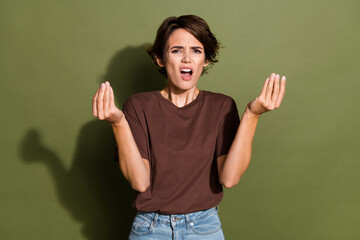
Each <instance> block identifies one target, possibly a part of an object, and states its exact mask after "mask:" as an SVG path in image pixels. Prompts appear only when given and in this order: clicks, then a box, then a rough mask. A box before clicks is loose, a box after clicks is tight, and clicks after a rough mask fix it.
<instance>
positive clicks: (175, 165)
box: [123, 90, 240, 214]
mask: <svg viewBox="0 0 360 240" xmlns="http://www.w3.org/2000/svg"><path fill="white" fill-rule="evenodd" d="M123 111H124V114H125V117H126V119H127V121H128V122H129V125H130V128H131V131H132V133H133V136H134V139H135V141H136V144H137V146H138V149H139V151H140V154H141V156H142V157H143V158H145V159H147V160H149V161H150V167H151V170H150V172H151V173H150V177H151V179H150V187H149V188H148V189H147V190H146V191H145V192H143V193H139V194H138V195H137V197H136V198H135V200H134V203H133V205H134V207H135V208H136V209H137V210H138V211H143V212H158V213H162V214H181V213H189V212H194V211H200V210H204V209H209V208H212V207H214V206H216V205H218V204H219V203H220V202H221V199H222V196H223V190H222V186H221V184H220V183H219V176H218V173H217V165H216V158H217V157H219V156H222V155H224V154H227V152H228V150H229V148H230V146H231V143H232V141H233V139H234V137H235V134H236V130H237V128H238V126H239V122H240V120H239V115H238V111H237V108H236V104H235V101H234V100H233V99H232V98H231V97H228V96H226V95H223V94H219V93H213V92H209V91H203V90H201V91H200V92H199V95H198V96H197V98H196V99H195V100H194V101H192V102H191V103H189V104H187V105H185V106H184V107H177V106H176V105H174V104H173V103H172V102H170V101H169V100H167V99H165V98H164V97H163V96H162V95H161V93H160V91H154V92H145V93H139V94H135V95H133V96H131V97H129V98H128V99H127V100H126V102H125V104H124V107H123Z"/></svg>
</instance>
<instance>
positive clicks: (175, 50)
mask: <svg viewBox="0 0 360 240" xmlns="http://www.w3.org/2000/svg"><path fill="white" fill-rule="evenodd" d="M179 52H180V50H179V49H174V50H172V51H171V53H179Z"/></svg>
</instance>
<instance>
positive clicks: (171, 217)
mask: <svg viewBox="0 0 360 240" xmlns="http://www.w3.org/2000/svg"><path fill="white" fill-rule="evenodd" d="M218 210H219V207H218V206H216V207H213V208H210V209H207V210H202V211H197V212H191V213H186V214H159V213H156V212H138V213H137V215H141V216H142V217H144V218H147V219H148V220H150V221H152V222H154V223H157V222H159V223H163V224H169V223H171V221H173V222H177V221H182V222H185V223H191V222H194V221H198V220H200V219H202V218H205V217H207V216H208V215H210V214H213V213H215V212H218Z"/></svg>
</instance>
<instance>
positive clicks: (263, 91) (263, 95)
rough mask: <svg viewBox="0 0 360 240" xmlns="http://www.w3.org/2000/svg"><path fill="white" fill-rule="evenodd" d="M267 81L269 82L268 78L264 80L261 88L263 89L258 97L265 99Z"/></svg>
mask: <svg viewBox="0 0 360 240" xmlns="http://www.w3.org/2000/svg"><path fill="white" fill-rule="evenodd" d="M269 80H270V78H267V79H266V80H265V83H264V86H263V88H262V90H261V93H260V96H259V97H263V98H264V99H265V94H266V89H267V86H268V85H269Z"/></svg>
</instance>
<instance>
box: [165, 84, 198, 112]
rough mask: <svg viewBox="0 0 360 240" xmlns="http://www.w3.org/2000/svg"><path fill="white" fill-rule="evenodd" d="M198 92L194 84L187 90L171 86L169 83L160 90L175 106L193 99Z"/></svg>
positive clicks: (183, 104) (185, 103) (182, 104)
mask: <svg viewBox="0 0 360 240" xmlns="http://www.w3.org/2000/svg"><path fill="white" fill-rule="evenodd" d="M199 92H200V90H199V89H198V88H197V87H196V86H194V87H193V88H191V89H189V90H180V89H176V88H173V87H171V86H170V85H169V84H168V85H167V86H166V87H165V88H164V89H163V90H161V91H160V93H161V95H162V96H163V97H164V98H166V99H167V100H169V101H170V102H172V103H173V104H174V105H175V106H177V107H184V106H185V105H187V104H189V103H191V102H192V101H194V100H195V99H196V98H197V96H198V94H199Z"/></svg>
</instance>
